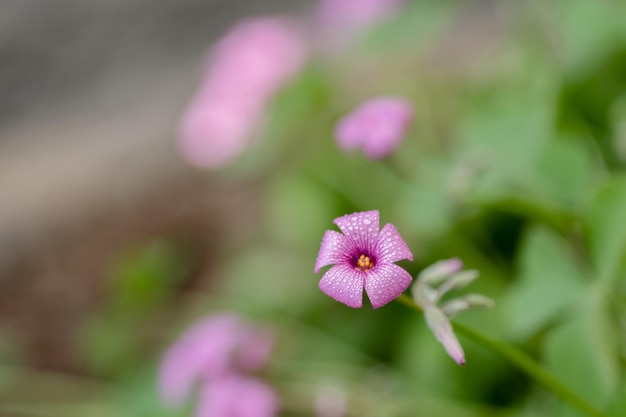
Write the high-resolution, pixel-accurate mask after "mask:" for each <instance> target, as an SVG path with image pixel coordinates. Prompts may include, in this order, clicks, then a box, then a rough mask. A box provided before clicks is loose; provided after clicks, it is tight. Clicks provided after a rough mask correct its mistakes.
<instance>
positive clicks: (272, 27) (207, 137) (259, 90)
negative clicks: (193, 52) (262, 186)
mask: <svg viewBox="0 0 626 417" xmlns="http://www.w3.org/2000/svg"><path fill="white" fill-rule="evenodd" d="M305 56H306V48H305V44H304V37H303V35H302V33H301V32H300V30H299V28H298V26H297V25H296V23H295V22H293V21H292V20H290V19H287V18H283V17H265V18H257V19H249V20H244V21H242V22H241V23H239V24H238V25H236V26H235V27H234V28H233V29H232V30H231V31H230V32H229V33H228V34H226V36H224V37H223V38H222V39H221V40H220V41H218V43H217V44H216V45H215V46H214V48H213V49H212V51H211V54H210V59H209V65H208V70H207V73H206V75H205V77H204V80H203V82H202V85H201V86H200V88H199V90H198V92H197V93H196V96H195V98H194V99H193V100H192V102H191V104H190V105H189V107H188V109H187V111H186V112H185V114H184V116H183V118H182V121H181V126H180V142H179V146H180V150H181V152H182V155H183V156H184V158H185V159H186V160H187V161H188V162H189V163H191V164H193V165H196V166H198V167H204V168H219V167H223V166H225V165H228V164H229V163H230V162H232V161H233V160H234V159H235V158H236V157H237V156H239V155H240V154H241V153H242V152H243V151H244V150H245V149H246V148H247V146H248V145H249V142H250V139H251V137H252V136H253V134H254V132H255V130H256V129H257V128H258V127H259V125H260V124H261V122H262V120H263V117H264V113H265V108H266V107H267V105H268V103H269V101H270V100H271V99H272V98H273V96H274V94H275V93H276V91H277V90H278V89H280V88H281V87H282V86H283V85H284V84H285V83H287V82H288V81H289V80H290V79H291V78H292V77H293V76H294V75H295V74H296V73H297V72H298V71H299V70H300V68H301V67H302V65H303V64H304V60H305Z"/></svg>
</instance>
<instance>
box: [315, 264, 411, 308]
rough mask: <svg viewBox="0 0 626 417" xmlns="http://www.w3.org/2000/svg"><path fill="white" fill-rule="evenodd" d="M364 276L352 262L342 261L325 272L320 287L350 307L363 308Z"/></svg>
mask: <svg viewBox="0 0 626 417" xmlns="http://www.w3.org/2000/svg"><path fill="white" fill-rule="evenodd" d="M364 278H365V273H364V272H361V271H358V270H356V269H355V268H353V267H352V266H351V265H350V264H346V263H340V264H337V265H335V266H333V267H332V268H330V269H329V270H328V271H327V272H326V273H325V274H324V276H323V277H322V279H321V280H320V284H319V288H320V290H322V291H323V292H324V293H326V294H327V295H328V296H330V297H332V298H334V299H335V300H337V301H339V302H342V303H344V304H346V305H347V306H349V307H353V308H361V307H363V280H364ZM409 278H410V277H409Z"/></svg>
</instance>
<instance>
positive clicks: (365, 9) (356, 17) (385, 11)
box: [316, 0, 405, 31]
mask: <svg viewBox="0 0 626 417" xmlns="http://www.w3.org/2000/svg"><path fill="white" fill-rule="evenodd" d="M404 3H405V2H404V1H403V0H321V1H320V2H319V5H318V8H317V13H316V15H317V16H316V17H317V21H318V25H320V26H321V27H322V28H325V29H327V30H334V31H350V30H355V29H361V28H365V27H368V26H371V25H373V24H375V23H378V22H380V21H383V20H385V19H387V18H389V17H391V16H393V15H395V14H397V13H398V12H400V11H401V10H402V7H403V6H404Z"/></svg>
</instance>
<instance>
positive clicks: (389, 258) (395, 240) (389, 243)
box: [375, 223, 413, 263]
mask: <svg viewBox="0 0 626 417" xmlns="http://www.w3.org/2000/svg"><path fill="white" fill-rule="evenodd" d="M375 253H376V256H377V260H378V262H379V263H392V262H397V261H400V260H402V259H408V260H410V261H412V260H413V254H412V253H411V251H410V250H409V247H408V246H407V244H406V242H405V241H404V239H402V236H400V233H399V232H398V229H396V227H395V226H394V225H392V224H391V223H388V224H386V225H385V227H383V230H381V231H380V233H379V234H378V241H377V242H376V249H375Z"/></svg>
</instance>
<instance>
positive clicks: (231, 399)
mask: <svg viewBox="0 0 626 417" xmlns="http://www.w3.org/2000/svg"><path fill="white" fill-rule="evenodd" d="M277 413H278V399H277V397H276V394H275V393H274V391H273V390H272V389H271V388H270V387H269V386H268V385H266V384H264V383H263V382H261V381H259V380H257V379H254V378H246V377H242V376H239V375H237V374H229V375H225V376H223V377H221V378H218V379H216V380H214V381H212V382H211V383H209V384H206V385H205V386H204V387H203V389H202V391H201V392H200V398H199V403H198V407H197V409H196V417H274V416H276V415H277Z"/></svg>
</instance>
